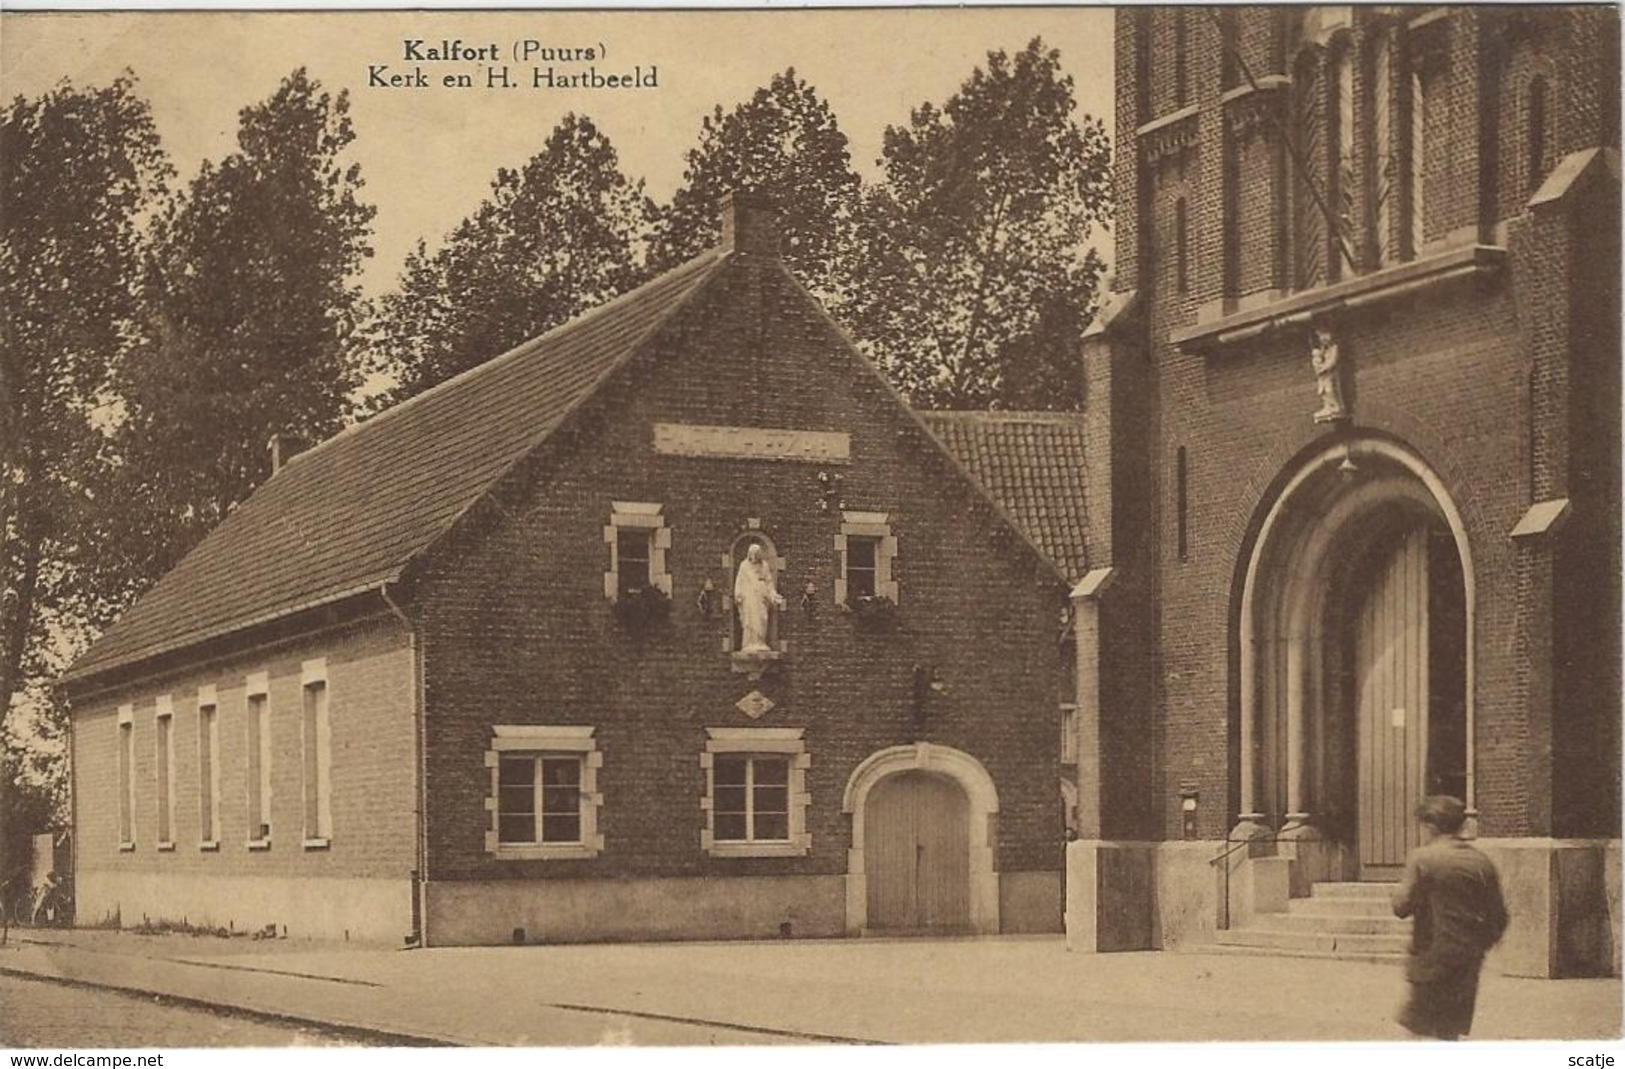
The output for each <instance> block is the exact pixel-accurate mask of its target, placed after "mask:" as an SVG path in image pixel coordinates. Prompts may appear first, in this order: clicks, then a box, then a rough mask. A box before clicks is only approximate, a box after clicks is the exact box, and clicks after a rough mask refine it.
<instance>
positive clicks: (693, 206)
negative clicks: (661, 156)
mask: <svg viewBox="0 0 1625 1069" xmlns="http://www.w3.org/2000/svg"><path fill="white" fill-rule="evenodd" d="M859 188H860V183H859V181H858V176H857V174H856V172H854V171H853V170H852V161H851V154H850V153H849V152H848V151H847V141H846V135H845V134H843V133H841V130H840V127H839V125H838V124H837V123H836V121H835V113H834V112H833V111H831V110H830V107H829V104H828V103H827V102H826V101H825V100H824V99H823V98H822V97H820V96H819V95H818V92H817V91H816V90H815V89H814V88H813V87H812V86H810V85H808V84H807V83H806V82H804V81H802V80H801V79H800V78H797V77H796V72H795V70H794V69H790V70H787V71H785V72H784V73H783V74H777V75H774V76H773V80H772V81H771V82H769V83H768V84H767V85H766V86H764V87H763V88H761V89H758V90H757V91H756V93H755V94H754V95H753V96H752V97H751V98H750V99H749V100H748V101H745V102H744V103H742V104H740V105H738V106H737V107H735V108H734V110H733V111H732V112H729V113H726V114H724V112H723V110H722V107H721V105H718V106H717V108H716V110H715V111H713V112H712V113H711V114H710V115H708V116H706V118H705V121H704V123H703V125H702V126H701V127H700V143H699V144H698V145H697V146H695V147H694V148H692V149H690V150H689V151H688V166H687V168H686V169H685V171H684V174H683V185H682V187H681V188H679V189H678V190H677V192H676V193H675V194H674V195H673V197H672V201H671V204H670V206H669V207H667V208H666V209H665V211H664V212H663V213H662V215H661V220H660V224H659V226H658V228H657V229H656V232H655V237H654V241H653V242H652V245H651V250H650V259H651V261H652V262H653V263H654V265H655V267H656V268H657V269H659V270H666V269H668V268H671V267H674V266H676V265H677V264H679V263H682V262H683V261H684V260H687V259H690V258H692V257H694V256H697V255H698V254H699V253H701V252H703V251H704V250H705V249H707V248H709V247H711V246H713V245H715V244H716V243H717V241H718V240H719V238H720V233H719V228H718V222H717V206H718V204H719V203H720V202H721V200H722V195H723V194H724V193H727V192H729V191H732V190H740V189H751V190H754V191H756V192H759V193H765V194H767V195H768V196H770V197H772V198H773V200H774V201H775V203H776V204H777V206H778V209H779V212H780V221H781V225H782V227H783V238H782V240H783V250H784V257H785V260H786V261H787V262H788V263H789V264H790V266H791V268H792V269H794V270H795V272H796V274H797V276H798V277H799V278H800V279H801V280H802V282H803V283H805V284H806V285H807V287H808V288H809V289H811V290H812V291H813V292H814V293H816V294H818V295H819V296H820V297H823V298H825V299H827V300H830V301H832V302H834V303H837V304H838V303H839V302H840V300H841V295H842V294H843V293H844V292H845V289H846V286H845V284H844V281H843V280H844V278H845V275H844V269H843V265H842V262H841V256H842V254H841V245H842V242H843V238H844V235H845V232H846V228H847V227H848V226H849V224H850V222H851V219H852V217H853V212H854V209H855V208H856V207H857V202H858V192H859Z"/></svg>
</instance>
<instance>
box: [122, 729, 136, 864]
mask: <svg viewBox="0 0 1625 1069" xmlns="http://www.w3.org/2000/svg"><path fill="white" fill-rule="evenodd" d="M118 843H119V849H121V850H134V849H135V706H133V705H121V706H119V707H118Z"/></svg>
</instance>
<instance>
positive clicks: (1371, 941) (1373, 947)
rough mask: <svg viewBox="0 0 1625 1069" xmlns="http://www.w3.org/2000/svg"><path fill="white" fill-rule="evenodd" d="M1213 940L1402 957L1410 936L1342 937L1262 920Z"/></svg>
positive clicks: (1340, 953) (1296, 949)
mask: <svg viewBox="0 0 1625 1069" xmlns="http://www.w3.org/2000/svg"><path fill="white" fill-rule="evenodd" d="M1214 936H1215V939H1214V941H1215V942H1216V943H1218V944H1219V945H1221V946H1244V947H1255V948H1259V949H1264V950H1280V951H1316V952H1319V953H1323V954H1336V955H1338V956H1339V957H1342V956H1344V955H1346V954H1399V955H1403V954H1404V953H1405V951H1406V948H1407V946H1408V945H1409V943H1410V937H1409V936H1408V935H1403V934H1390V935H1344V934H1341V933H1336V932H1313V931H1308V932H1305V931H1294V930H1293V929H1291V928H1285V927H1271V926H1269V925H1268V924H1267V923H1266V922H1265V921H1264V920H1263V919H1262V918H1259V919H1256V920H1255V921H1254V922H1253V923H1252V924H1250V925H1248V926H1246V927H1244V928H1231V929H1229V930H1228V931H1220V932H1215V933H1214Z"/></svg>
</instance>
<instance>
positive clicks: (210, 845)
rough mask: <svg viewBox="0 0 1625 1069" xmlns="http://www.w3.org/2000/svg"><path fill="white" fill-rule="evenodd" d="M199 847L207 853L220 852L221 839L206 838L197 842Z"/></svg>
mask: <svg viewBox="0 0 1625 1069" xmlns="http://www.w3.org/2000/svg"><path fill="white" fill-rule="evenodd" d="M197 848H198V849H199V850H202V851H204V852H206V853H211V854H214V853H219V852H220V840H219V839H205V840H203V841H202V842H200V843H198V844H197Z"/></svg>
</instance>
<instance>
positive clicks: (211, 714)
mask: <svg viewBox="0 0 1625 1069" xmlns="http://www.w3.org/2000/svg"><path fill="white" fill-rule="evenodd" d="M197 816H198V846H199V847H200V848H201V849H203V850H218V849H219V848H220V705H219V701H218V699H217V698H216V696H215V690H214V687H212V686H205V687H199V688H198V692H197Z"/></svg>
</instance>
